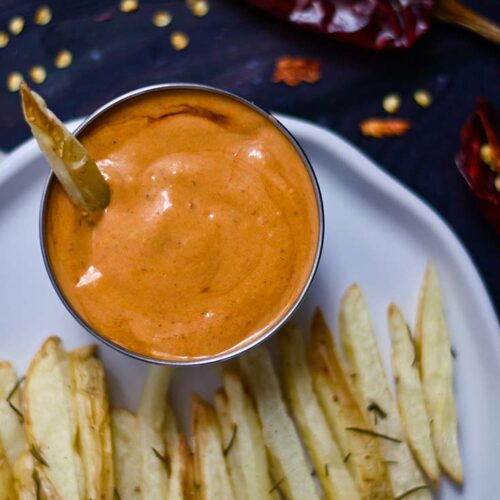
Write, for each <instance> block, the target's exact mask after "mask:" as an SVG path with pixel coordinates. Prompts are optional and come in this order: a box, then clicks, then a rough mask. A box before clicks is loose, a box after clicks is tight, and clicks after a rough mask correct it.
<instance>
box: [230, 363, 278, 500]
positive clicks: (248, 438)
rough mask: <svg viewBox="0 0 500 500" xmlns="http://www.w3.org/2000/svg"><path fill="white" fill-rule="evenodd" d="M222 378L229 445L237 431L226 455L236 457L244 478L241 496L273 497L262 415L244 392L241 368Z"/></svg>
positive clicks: (250, 497) (251, 497)
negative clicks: (229, 423)
mask: <svg viewBox="0 0 500 500" xmlns="http://www.w3.org/2000/svg"><path fill="white" fill-rule="evenodd" d="M223 380H224V394H225V396H226V398H227V413H228V418H229V420H230V422H231V427H230V428H228V427H227V425H226V429H227V430H229V431H230V432H226V434H225V436H224V442H225V443H226V447H227V446H228V444H229V442H230V439H231V438H232V435H233V432H235V433H236V434H234V439H233V444H232V446H231V449H230V450H228V452H227V456H229V457H231V459H233V458H234V460H236V461H237V463H238V467H239V469H240V470H241V471H242V473H241V475H242V476H243V482H244V489H243V490H241V489H239V490H237V491H238V492H239V495H241V498H242V499H243V498H245V495H246V497H247V498H248V499H254V498H262V499H266V498H268V499H270V498H271V494H270V493H269V491H270V490H271V488H272V482H271V477H270V472H269V468H268V465H269V464H268V459H267V452H266V445H265V443H264V437H263V435H262V429H261V427H260V423H259V418H258V416H257V414H256V412H255V409H254V407H253V403H252V401H251V399H250V397H249V396H248V394H247V393H246V392H245V389H244V387H243V382H242V379H241V375H240V374H239V372H237V371H235V370H225V371H224V374H223ZM233 426H234V427H233ZM235 489H236V488H235Z"/></svg>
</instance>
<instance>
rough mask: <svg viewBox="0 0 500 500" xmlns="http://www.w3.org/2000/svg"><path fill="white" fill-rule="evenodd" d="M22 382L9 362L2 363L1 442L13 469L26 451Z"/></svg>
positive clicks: (0, 368)
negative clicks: (21, 395) (21, 396)
mask: <svg viewBox="0 0 500 500" xmlns="http://www.w3.org/2000/svg"><path fill="white" fill-rule="evenodd" d="M21 382H22V379H18V378H17V376H16V372H15V370H14V367H13V366H12V364H11V363H9V362H8V361H0V442H1V443H2V444H3V447H4V450H5V454H6V456H7V460H8V462H9V465H10V467H11V468H13V467H14V464H15V462H16V460H17V459H18V457H19V456H20V455H21V453H22V451H23V450H25V449H26V438H25V437H24V429H23V415H22V407H21V398H20V394H21Z"/></svg>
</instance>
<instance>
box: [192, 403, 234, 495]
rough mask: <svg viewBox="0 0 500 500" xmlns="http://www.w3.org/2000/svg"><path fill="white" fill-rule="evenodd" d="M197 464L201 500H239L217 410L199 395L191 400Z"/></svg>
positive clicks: (195, 462) (196, 470)
mask: <svg viewBox="0 0 500 500" xmlns="http://www.w3.org/2000/svg"><path fill="white" fill-rule="evenodd" d="M191 412H192V417H191V418H192V432H193V442H194V465H195V475H196V480H197V483H198V485H199V498H200V499H201V500H234V499H235V498H236V496H235V494H234V492H233V487H232V485H231V480H230V479H229V474H228V471H227V467H226V462H225V460H224V454H223V450H222V442H221V436H220V429H219V424H218V422H217V418H216V416H215V411H214V409H213V408H212V407H211V406H210V405H209V404H207V403H205V402H204V401H203V400H202V399H201V398H200V397H199V396H197V395H194V396H193V401H192V408H191Z"/></svg>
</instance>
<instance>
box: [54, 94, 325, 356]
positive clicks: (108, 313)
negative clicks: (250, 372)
mask: <svg viewBox="0 0 500 500" xmlns="http://www.w3.org/2000/svg"><path fill="white" fill-rule="evenodd" d="M79 138H80V140H81V141H82V143H83V144H84V146H85V147H86V148H87V149H88V150H89V152H90V154H91V155H92V156H93V157H94V159H95V160H96V161H97V164H98V166H99V169H100V170H101V172H102V173H103V174H104V176H105V177H106V179H107V181H108V183H109V185H110V188H111V202H110V204H109V206H108V208H107V209H106V210H105V212H104V213H103V214H102V215H100V216H99V218H98V219H97V220H89V218H87V217H85V216H83V215H81V214H80V212H79V211H78V209H77V208H76V207H75V206H73V204H72V203H71V201H70V200H69V198H68V197H67V196H66V194H65V193H64V191H63V190H62V188H61V186H60V184H59V183H58V182H57V181H55V182H53V183H52V187H51V190H50V193H49V198H48V203H47V212H46V226H45V231H46V233H45V237H46V242H47V249H48V256H49V260H50V263H51V267H52V270H53V272H54V275H55V278H56V280H57V282H58V284H59V287H60V289H61V291H62V292H63V294H64V295H65V297H66V299H67V300H68V302H69V303H70V304H71V305H72V306H73V308H74V309H75V311H76V312H77V313H78V314H79V315H80V316H81V318H82V319H84V320H85V321H86V322H87V323H88V324H89V325H90V326H91V327H92V328H93V329H94V330H96V331H97V332H98V333H100V334H101V335H102V336H104V337H106V338H108V339H109V340H111V341H112V342H114V343H116V344H118V345H119V346H122V347H124V348H126V349H128V350H130V351H133V352H135V353H139V354H142V355H145V356H149V357H153V358H156V359H163V360H182V359H185V360H189V359H194V358H203V357H206V356H212V355H215V354H220V353H223V352H225V351H228V350H231V349H233V348H235V347H236V346H238V345H241V344H242V343H245V342H248V341H250V340H252V339H254V338H255V337H258V336H260V335H262V334H264V333H265V332H267V331H268V330H269V329H270V328H272V327H273V326H274V325H275V324H276V323H277V322H278V321H279V320H280V319H281V318H282V317H283V316H284V314H285V313H286V312H287V310H288V309H289V307H290V306H291V305H292V304H293V303H294V302H295V301H296V299H297V297H298V296H299V294H300V293H301V291H302V289H303V286H304V284H305V283H306V281H307V279H308V275H309V272H310V270H311V267H312V265H313V262H314V258H315V254H316V249H317V243H318V238H319V222H318V206H317V202H316V198H315V193H314V188H313V185H312V182H311V179H310V177H309V173H308V171H307V169H306V168H305V166H304V163H303V161H302V159H301V157H300V155H299V154H298V153H297V151H296V150H295V148H294V147H293V145H292V144H291V143H290V142H289V140H288V139H287V138H286V136H285V135H284V134H283V133H282V132H281V131H280V130H279V129H278V128H277V127H275V126H274V125H273V124H272V123H271V122H270V121H269V120H268V119H266V118H265V117H263V116H262V115H260V114H259V113H258V112H256V111H255V110H253V109H251V108H250V107H248V106H246V105H244V104H242V103H240V102H238V101H237V100H235V99H233V98H231V97H226V96H223V95H219V94H214V93H211V92H207V91H202V90H166V91H161V92H153V93H149V94H147V95H144V96H142V97H141V96H139V97H136V98H134V99H131V100H128V101H126V102H124V103H122V104H120V105H118V106H115V107H114V108H112V109H111V110H109V111H106V112H105V113H104V114H102V115H101V116H100V117H99V118H97V120H96V121H94V122H93V123H92V124H91V125H89V126H88V127H87V128H86V129H85V130H84V132H83V133H82V134H80V135H79Z"/></svg>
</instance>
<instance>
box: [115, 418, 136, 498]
mask: <svg viewBox="0 0 500 500" xmlns="http://www.w3.org/2000/svg"><path fill="white" fill-rule="evenodd" d="M111 436H112V442H113V469H114V476H115V489H116V492H117V495H115V496H117V497H118V498H122V499H127V500H140V499H141V498H142V495H141V448H140V446H139V431H138V424H137V418H136V416H135V415H134V414H132V413H131V412H129V411H127V410H121V409H113V410H111Z"/></svg>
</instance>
